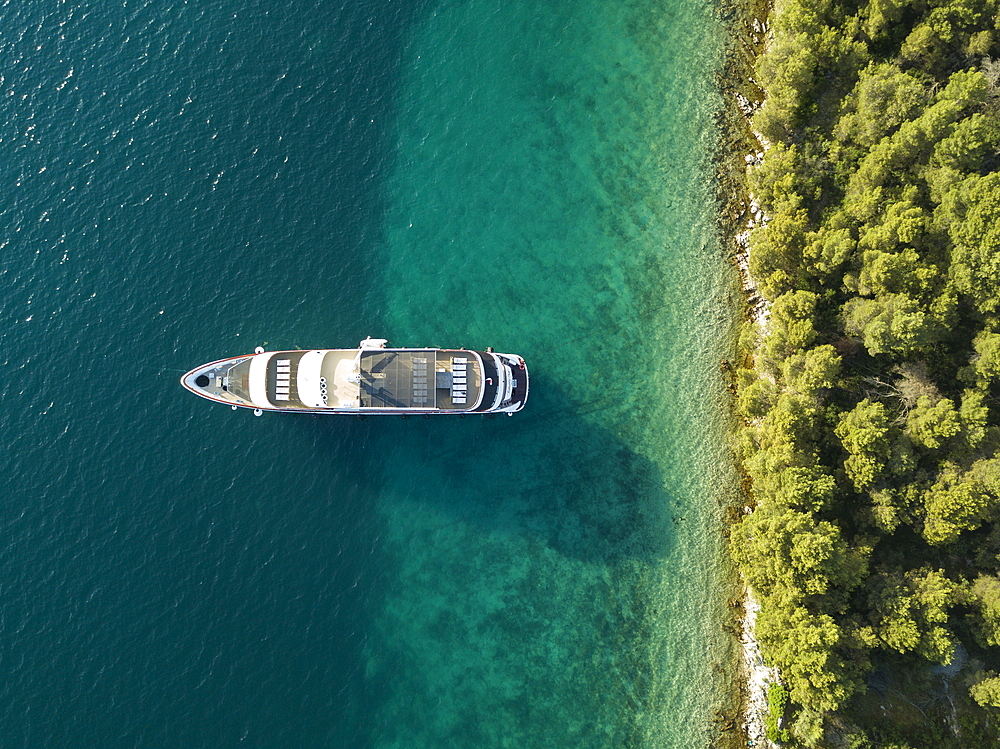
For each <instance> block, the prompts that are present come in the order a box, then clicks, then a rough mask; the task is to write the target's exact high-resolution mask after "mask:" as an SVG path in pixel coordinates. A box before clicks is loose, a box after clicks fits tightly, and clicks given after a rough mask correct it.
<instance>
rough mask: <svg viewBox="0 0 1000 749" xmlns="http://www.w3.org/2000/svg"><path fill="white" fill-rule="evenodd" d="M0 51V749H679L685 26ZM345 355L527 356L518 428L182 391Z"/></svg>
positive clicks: (723, 477) (722, 318)
mask: <svg viewBox="0 0 1000 749" xmlns="http://www.w3.org/2000/svg"><path fill="white" fill-rule="evenodd" d="M609 5H614V6H615V7H608V6H609ZM0 21H2V23H0V53H2V59H3V60H4V61H5V64H4V65H3V67H2V68H0V183H2V184H3V185H4V186H5V189H4V198H3V200H2V201H0V362H2V368H0V372H2V374H0V385H2V388H3V404H4V405H3V409H2V410H0V432H2V433H3V435H4V437H5V440H4V448H3V450H2V451H0V476H2V479H3V484H2V486H3V490H2V492H0V737H2V738H0V745H2V746H3V747H5V748H6V747H25V748H26V749H27V748H30V749H39V748H41V747H81V746H93V747H102V749H104V748H106V749H112V748H115V747H123V748H124V747H157V748H158V749H163V748H166V747H178V748H180V747H183V748H184V749H190V748H191V747H213V748H214V747H230V746H231V747H237V746H238V747H269V748H279V747H280V748H283V747H289V748H291V747H295V748H305V747H358V748H362V747H399V748H400V749H402V748H403V747H407V748H408V747H428V748H431V747H465V746H469V747H473V746H475V747H486V746H496V747H504V746H514V747H528V746H539V747H542V746H545V747H552V746H567V747H571V746H572V747H587V746H603V747H617V746H654V745H655V746H678V747H682V746H683V747H688V746H697V745H699V744H700V745H707V742H709V741H710V738H709V737H710V711H709V705H710V701H711V697H712V691H713V689H715V688H716V687H717V686H718V685H717V684H716V683H715V682H714V681H713V680H712V677H711V668H712V666H713V665H714V664H717V663H718V662H719V660H720V659H724V658H725V657H726V656H725V652H724V648H723V647H722V646H721V645H720V644H719V642H718V641H717V638H716V636H715V634H714V633H715V632H716V630H717V626H716V624H715V622H714V619H713V616H715V615H716V613H717V610H718V601H717V600H716V598H715V597H714V596H713V593H714V590H713V585H714V583H715V582H716V581H717V579H718V575H719V572H718V559H717V552H718V550H717V548H716V546H717V544H716V541H715V539H716V535H715V529H716V526H715V523H716V522H717V512H716V505H715V502H714V498H713V497H714V495H713V491H714V490H715V489H714V488H713V487H715V488H717V487H718V486H719V485H720V484H721V483H724V482H725V481H727V480H729V479H730V477H729V476H728V474H727V473H726V471H725V469H724V468H720V465H721V463H722V461H720V460H719V458H720V456H722V455H724V448H723V444H724V438H723V435H722V426H721V419H720V416H719V414H720V413H721V408H720V406H719V403H720V399H721V393H720V392H719V384H718V383H717V382H716V381H715V379H714V378H713V376H712V373H713V372H714V363H715V359H714V357H715V356H716V353H717V351H719V350H720V348H721V347H722V346H723V345H724V338H725V331H726V325H727V322H726V321H727V319H728V316H727V313H726V311H725V309H724V308H720V299H723V298H724V297H725V293H726V289H727V280H726V275H725V271H724V266H723V265H722V263H721V260H720V258H719V253H718V251H717V248H716V246H715V244H714V239H713V229H712V216H713V213H712V210H713V209H712V205H711V200H710V196H711V189H710V184H709V179H708V174H709V170H708V166H707V156H708V154H709V153H710V151H711V148H712V147H713V143H714V140H713V138H714V135H713V133H712V131H711V111H712V107H713V106H714V104H713V102H714V99H713V97H714V91H713V83H712V81H713V74H714V69H715V65H716V62H717V51H718V49H719V44H720V41H719V32H718V29H717V28H716V25H715V20H714V16H713V12H712V7H711V6H710V5H709V4H705V3H702V2H695V1H693V0H692V1H690V2H689V1H688V0H671V1H670V2H658V1H657V2H653V1H652V0H639V1H637V2H634V3H629V4H623V5H621V7H618V6H617V5H616V4H608V3H606V2H601V0H576V1H575V2H555V0H553V1H552V2H534V3H533V2H528V1H527V0H525V1H524V2H520V1H518V2H514V1H513V0H509V1H508V2H500V0H490V1H487V0H464V1H462V2H457V1H447V2H446V1H443V0H421V1H419V2H399V1H396V2H394V1H392V0H380V1H379V2H368V1H366V0H356V1H354V2H343V1H342V0H328V1H326V2H321V1H320V0H276V1H272V2H268V3H263V2H253V1H252V0H250V1H246V0H245V1H242V2H234V1H233V0H216V1H214V2H206V1H195V0H162V1H160V2H155V1H154V0H146V2H131V1H129V0H125V1H124V2H120V3H108V2H79V0H67V1H66V2H58V3H56V2H42V0H23V1H22V2H19V3H8V4H6V5H4V6H3V7H2V8H0ZM369 334H370V335H373V336H382V335H386V336H388V337H390V338H391V339H392V340H393V341H394V342H395V343H399V344H401V345H427V344H432V345H449V346H451V345H467V346H470V347H483V346H487V345H494V346H497V347H498V348H506V349H508V350H512V351H514V352H516V353H522V354H523V355H525V357H526V358H527V359H528V361H529V365H530V366H531V368H532V373H533V375H534V379H533V395H532V401H531V403H530V406H529V410H527V411H525V412H524V413H523V414H520V415H518V417H515V418H512V419H502V420H486V419H467V420H428V421H424V420H411V421H405V422H404V421H398V420H388V421H387V420H378V419H370V420H366V421H357V420H354V419H339V418H326V419H319V418H310V417H302V418H300V417H282V416H279V415H273V414H266V415H265V416H264V417H261V418H254V417H253V416H252V415H251V414H249V413H248V412H244V411H241V412H238V413H233V412H231V411H229V410H228V409H225V408H219V407H214V406H213V405H212V404H209V403H207V402H205V401H200V400H199V399H196V398H193V397H191V396H190V395H189V394H187V393H185V392H184V391H183V390H182V389H181V388H180V386H179V385H178V384H177V379H178V377H179V376H180V374H181V373H182V372H183V371H185V370H187V369H189V368H191V367H193V366H195V365H197V364H200V363H202V362H205V361H209V360H213V359H217V358H220V357H223V356H230V355H235V354H239V353H245V352H247V351H249V350H251V349H252V348H253V347H254V346H255V345H258V344H260V345H265V346H267V347H269V348H293V347H313V346H317V347H318V346H349V345H353V344H354V343H355V342H356V341H357V340H359V339H360V338H363V337H364V336H365V335H369Z"/></svg>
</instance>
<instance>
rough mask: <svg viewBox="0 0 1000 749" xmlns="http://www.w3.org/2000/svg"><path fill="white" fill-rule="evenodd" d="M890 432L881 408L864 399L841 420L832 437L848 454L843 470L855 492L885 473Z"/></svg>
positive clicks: (884, 412)
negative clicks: (834, 435) (834, 437)
mask: <svg viewBox="0 0 1000 749" xmlns="http://www.w3.org/2000/svg"><path fill="white" fill-rule="evenodd" d="M894 430H895V427H894V426H893V425H892V422H891V419H890V418H889V414H888V412H887V411H886V409H885V406H883V405H882V404H881V403H879V402H877V401H875V402H873V401H870V400H868V399H867V398H865V399H864V400H863V401H861V402H860V403H859V404H858V405H857V406H855V407H854V408H853V409H852V410H850V411H848V412H847V413H846V414H844V415H843V416H842V417H841V419H840V422H839V423H838V424H837V426H836V428H835V429H834V434H836V435H837V437H839V438H840V443H841V444H842V445H843V447H844V449H845V450H846V451H847V453H848V457H847V460H845V461H844V470H845V471H846V472H847V477H848V478H849V479H850V480H851V483H852V484H854V488H855V489H857V490H858V491H862V490H864V489H867V488H868V487H870V486H871V485H872V484H874V483H875V482H876V481H878V480H879V479H880V478H881V477H882V475H883V473H884V472H885V470H886V465H887V464H888V462H889V458H890V456H891V455H892V442H893V438H894V436H895V435H894V434H893V432H894Z"/></svg>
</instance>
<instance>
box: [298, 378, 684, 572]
mask: <svg viewBox="0 0 1000 749" xmlns="http://www.w3.org/2000/svg"><path fill="white" fill-rule="evenodd" d="M543 394H544V395H543ZM586 414H587V408H586V405H585V404H583V405H581V404H572V403H571V402H570V401H569V400H568V399H567V398H566V397H565V395H564V394H563V393H560V392H559V391H558V390H557V389H556V388H555V387H554V386H553V384H552V383H551V382H550V381H547V379H546V378H544V377H538V376H533V378H532V395H531V399H529V402H528V405H527V407H526V408H525V410H524V411H522V412H521V413H518V414H515V415H514V416H513V417H509V418H508V417H506V416H504V415H502V414H498V415H496V416H493V417H490V416H486V415H478V414H477V415H469V416H467V417H465V418H462V417H456V416H431V417H427V418H424V417H421V416H413V417H410V418H408V419H402V418H400V417H397V416H372V417H367V418H365V419H358V418H357V417H349V416H348V417H340V416H322V417H300V418H296V419H295V420H296V422H298V423H299V424H302V425H303V428H305V429H307V430H308V431H310V432H311V433H312V434H313V437H314V439H315V440H316V441H317V450H318V452H319V453H320V454H319V455H317V456H316V458H317V459H324V460H329V459H335V458H333V456H334V455H339V456H340V458H341V459H346V458H347V456H348V455H349V456H350V458H349V460H351V461H352V462H355V463H356V467H357V466H364V474H365V476H366V477H367V479H366V480H367V481H368V482H369V483H370V484H372V486H371V490H372V491H374V492H376V493H378V492H392V493H395V494H398V495H400V496H408V497H414V498H417V499H418V500H419V501H420V502H421V503H423V504H424V505H431V506H433V507H434V508H436V509H437V510H439V512H440V514H441V516H442V518H443V521H442V522H443V523H444V524H449V523H458V522H462V523H467V524H470V525H475V526H478V527H481V528H482V529H483V531H484V532H490V533H509V534H516V535H520V536H523V537H526V538H529V539H531V540H534V541H536V542H538V543H542V544H545V545H546V546H548V547H550V548H551V549H553V550H555V551H557V552H558V553H559V554H561V555H564V556H567V557H573V558H577V559H581V560H584V561H588V562H603V563H614V562H616V561H621V560H625V559H636V560H646V561H654V560H656V559H660V558H662V557H663V556H664V555H665V554H666V553H667V552H668V550H669V547H670V543H671V540H672V539H673V538H674V536H675V534H676V533H677V531H678V529H679V528H680V527H681V526H682V525H683V521H684V518H683V512H682V510H681V509H680V505H679V504H678V499H677V498H675V497H673V496H672V495H671V492H670V491H669V488H668V487H666V486H665V477H664V475H663V472H662V470H661V469H660V467H659V466H657V465H656V464H655V463H653V462H652V461H651V460H649V459H648V458H646V457H644V456H642V455H640V454H638V453H637V452H636V451H635V450H634V449H632V447H630V446H629V445H628V444H626V443H625V442H624V441H623V440H622V439H620V438H619V437H618V436H616V435H615V434H614V433H612V432H611V431H610V430H609V429H607V428H606V427H602V426H597V425H596V422H597V420H596V419H594V418H587V416H586ZM376 483H377V484H379V487H376V486H374V484H376Z"/></svg>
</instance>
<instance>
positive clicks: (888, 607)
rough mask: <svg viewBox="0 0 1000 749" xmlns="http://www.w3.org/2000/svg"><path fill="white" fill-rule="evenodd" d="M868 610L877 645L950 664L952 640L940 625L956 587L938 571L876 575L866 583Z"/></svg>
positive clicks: (952, 600) (952, 599) (926, 570)
mask: <svg viewBox="0 0 1000 749" xmlns="http://www.w3.org/2000/svg"><path fill="white" fill-rule="evenodd" d="M868 586H869V594H868V606H869V611H870V612H871V613H870V616H871V617H872V621H873V632H874V635H875V637H876V639H877V641H878V643H879V644H880V645H881V646H882V647H885V648H888V649H890V650H895V651H896V652H899V653H909V652H914V653H916V654H918V655H921V656H923V657H924V658H927V659H928V660H931V661H934V662H935V663H950V662H951V659H952V656H953V654H954V650H955V639H954V637H953V636H952V635H951V633H950V632H948V630H947V629H945V628H944V627H943V626H942V625H943V624H945V623H946V622H947V621H948V610H949V609H950V607H951V606H952V605H953V603H954V600H955V591H956V588H957V586H956V585H955V584H954V583H953V582H952V581H951V580H949V579H948V578H947V577H946V576H945V574H944V572H943V571H942V570H931V569H927V568H924V569H921V570H910V571H908V572H906V573H905V574H899V573H879V574H877V575H874V576H873V577H872V578H871V579H870V580H869V583H868Z"/></svg>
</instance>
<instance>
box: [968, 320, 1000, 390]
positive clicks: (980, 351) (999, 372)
mask: <svg viewBox="0 0 1000 749" xmlns="http://www.w3.org/2000/svg"><path fill="white" fill-rule="evenodd" d="M973 346H974V347H975V349H976V354H975V356H974V357H973V359H972V366H973V370H974V372H975V376H976V378H977V379H978V380H980V381H981V382H982V383H983V384H984V385H988V384H990V383H993V382H996V381H998V380H1000V333H992V332H990V331H988V330H984V331H982V332H980V333H979V334H978V335H977V336H976V339H975V341H973Z"/></svg>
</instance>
